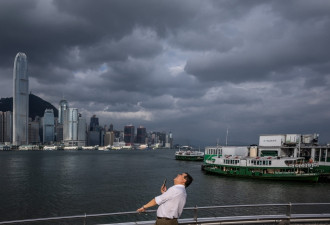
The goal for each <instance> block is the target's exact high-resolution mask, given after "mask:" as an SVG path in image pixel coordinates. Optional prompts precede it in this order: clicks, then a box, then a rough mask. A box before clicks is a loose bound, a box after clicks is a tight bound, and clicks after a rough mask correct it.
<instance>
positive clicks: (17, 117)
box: [13, 52, 29, 145]
mask: <svg viewBox="0 0 330 225" xmlns="http://www.w3.org/2000/svg"><path fill="white" fill-rule="evenodd" d="M27 63H28V62H27V57H26V55H25V54H24V53H22V52H19V53H17V55H16V57H15V62H14V71H13V77H14V94H13V144H14V145H26V144H28V124H29V77H28V74H27Z"/></svg>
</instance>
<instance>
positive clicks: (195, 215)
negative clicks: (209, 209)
mask: <svg viewBox="0 0 330 225" xmlns="http://www.w3.org/2000/svg"><path fill="white" fill-rule="evenodd" d="M197 210H198V209H197V205H196V206H195V209H194V220H195V221H196V222H197Z"/></svg>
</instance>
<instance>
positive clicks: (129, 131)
mask: <svg viewBox="0 0 330 225" xmlns="http://www.w3.org/2000/svg"><path fill="white" fill-rule="evenodd" d="M134 136H135V127H134V126H133V125H127V126H125V127H124V142H125V144H126V145H133V144H134Z"/></svg>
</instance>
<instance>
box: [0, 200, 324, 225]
mask: <svg viewBox="0 0 330 225" xmlns="http://www.w3.org/2000/svg"><path fill="white" fill-rule="evenodd" d="M329 205H330V203H290V202H289V203H284V204H246V205H223V206H202V207H197V206H195V207H187V208H184V212H187V211H192V213H193V216H192V218H185V219H179V224H235V223H240V224H241V223H243V222H244V223H253V224H257V223H262V224H267V223H268V224H278V223H279V222H280V221H282V222H283V221H287V222H288V224H294V223H308V222H320V223H321V224H322V223H324V224H328V223H329V222H330V207H326V206H329ZM274 207H282V208H283V209H284V210H283V212H281V213H277V214H261V215H259V214H258V215H252V213H251V214H249V215H232V216H216V213H215V214H214V216H208V217H199V216H198V214H199V213H200V212H202V211H206V212H209V211H212V210H213V211H214V210H218V209H222V210H223V209H227V210H230V212H232V211H233V210H238V211H241V209H243V208H250V209H253V210H251V211H250V212H256V211H255V209H258V208H259V209H260V208H262V209H267V208H274ZM294 207H295V208H297V207H308V208H309V210H310V209H311V208H310V207H312V208H313V209H315V207H325V210H326V211H325V212H318V213H308V212H304V213H292V212H293V208H294ZM156 211H157V210H147V211H146V212H145V213H138V212H136V211H130V212H116V213H100V214H83V215H75V216H61V217H49V218H37V219H24V220H11V221H1V222H0V225H1V224H29V223H33V224H35V223H39V222H60V221H63V220H65V221H69V220H74V219H80V220H81V222H80V223H79V224H84V225H86V224H87V219H92V218H99V217H111V216H117V215H125V216H127V215H139V214H140V215H141V214H142V215H143V214H146V213H155V212H156ZM270 211H271V210H270ZM245 212H248V211H245ZM257 212H260V211H257ZM241 214H243V213H241ZM155 217H156V216H155ZM154 222H155V221H154V220H153V221H135V222H121V223H116V224H143V225H148V224H154ZM41 224H42V223H41ZM75 224H77V222H75ZM91 224H95V223H92V222H91ZM112 224H115V223H112Z"/></svg>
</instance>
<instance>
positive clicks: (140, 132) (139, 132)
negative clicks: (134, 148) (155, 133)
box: [136, 126, 147, 144]
mask: <svg viewBox="0 0 330 225" xmlns="http://www.w3.org/2000/svg"><path fill="white" fill-rule="evenodd" d="M146 137H147V129H146V128H145V127H143V126H140V127H138V128H137V129H136V143H140V144H145V143H146Z"/></svg>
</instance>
